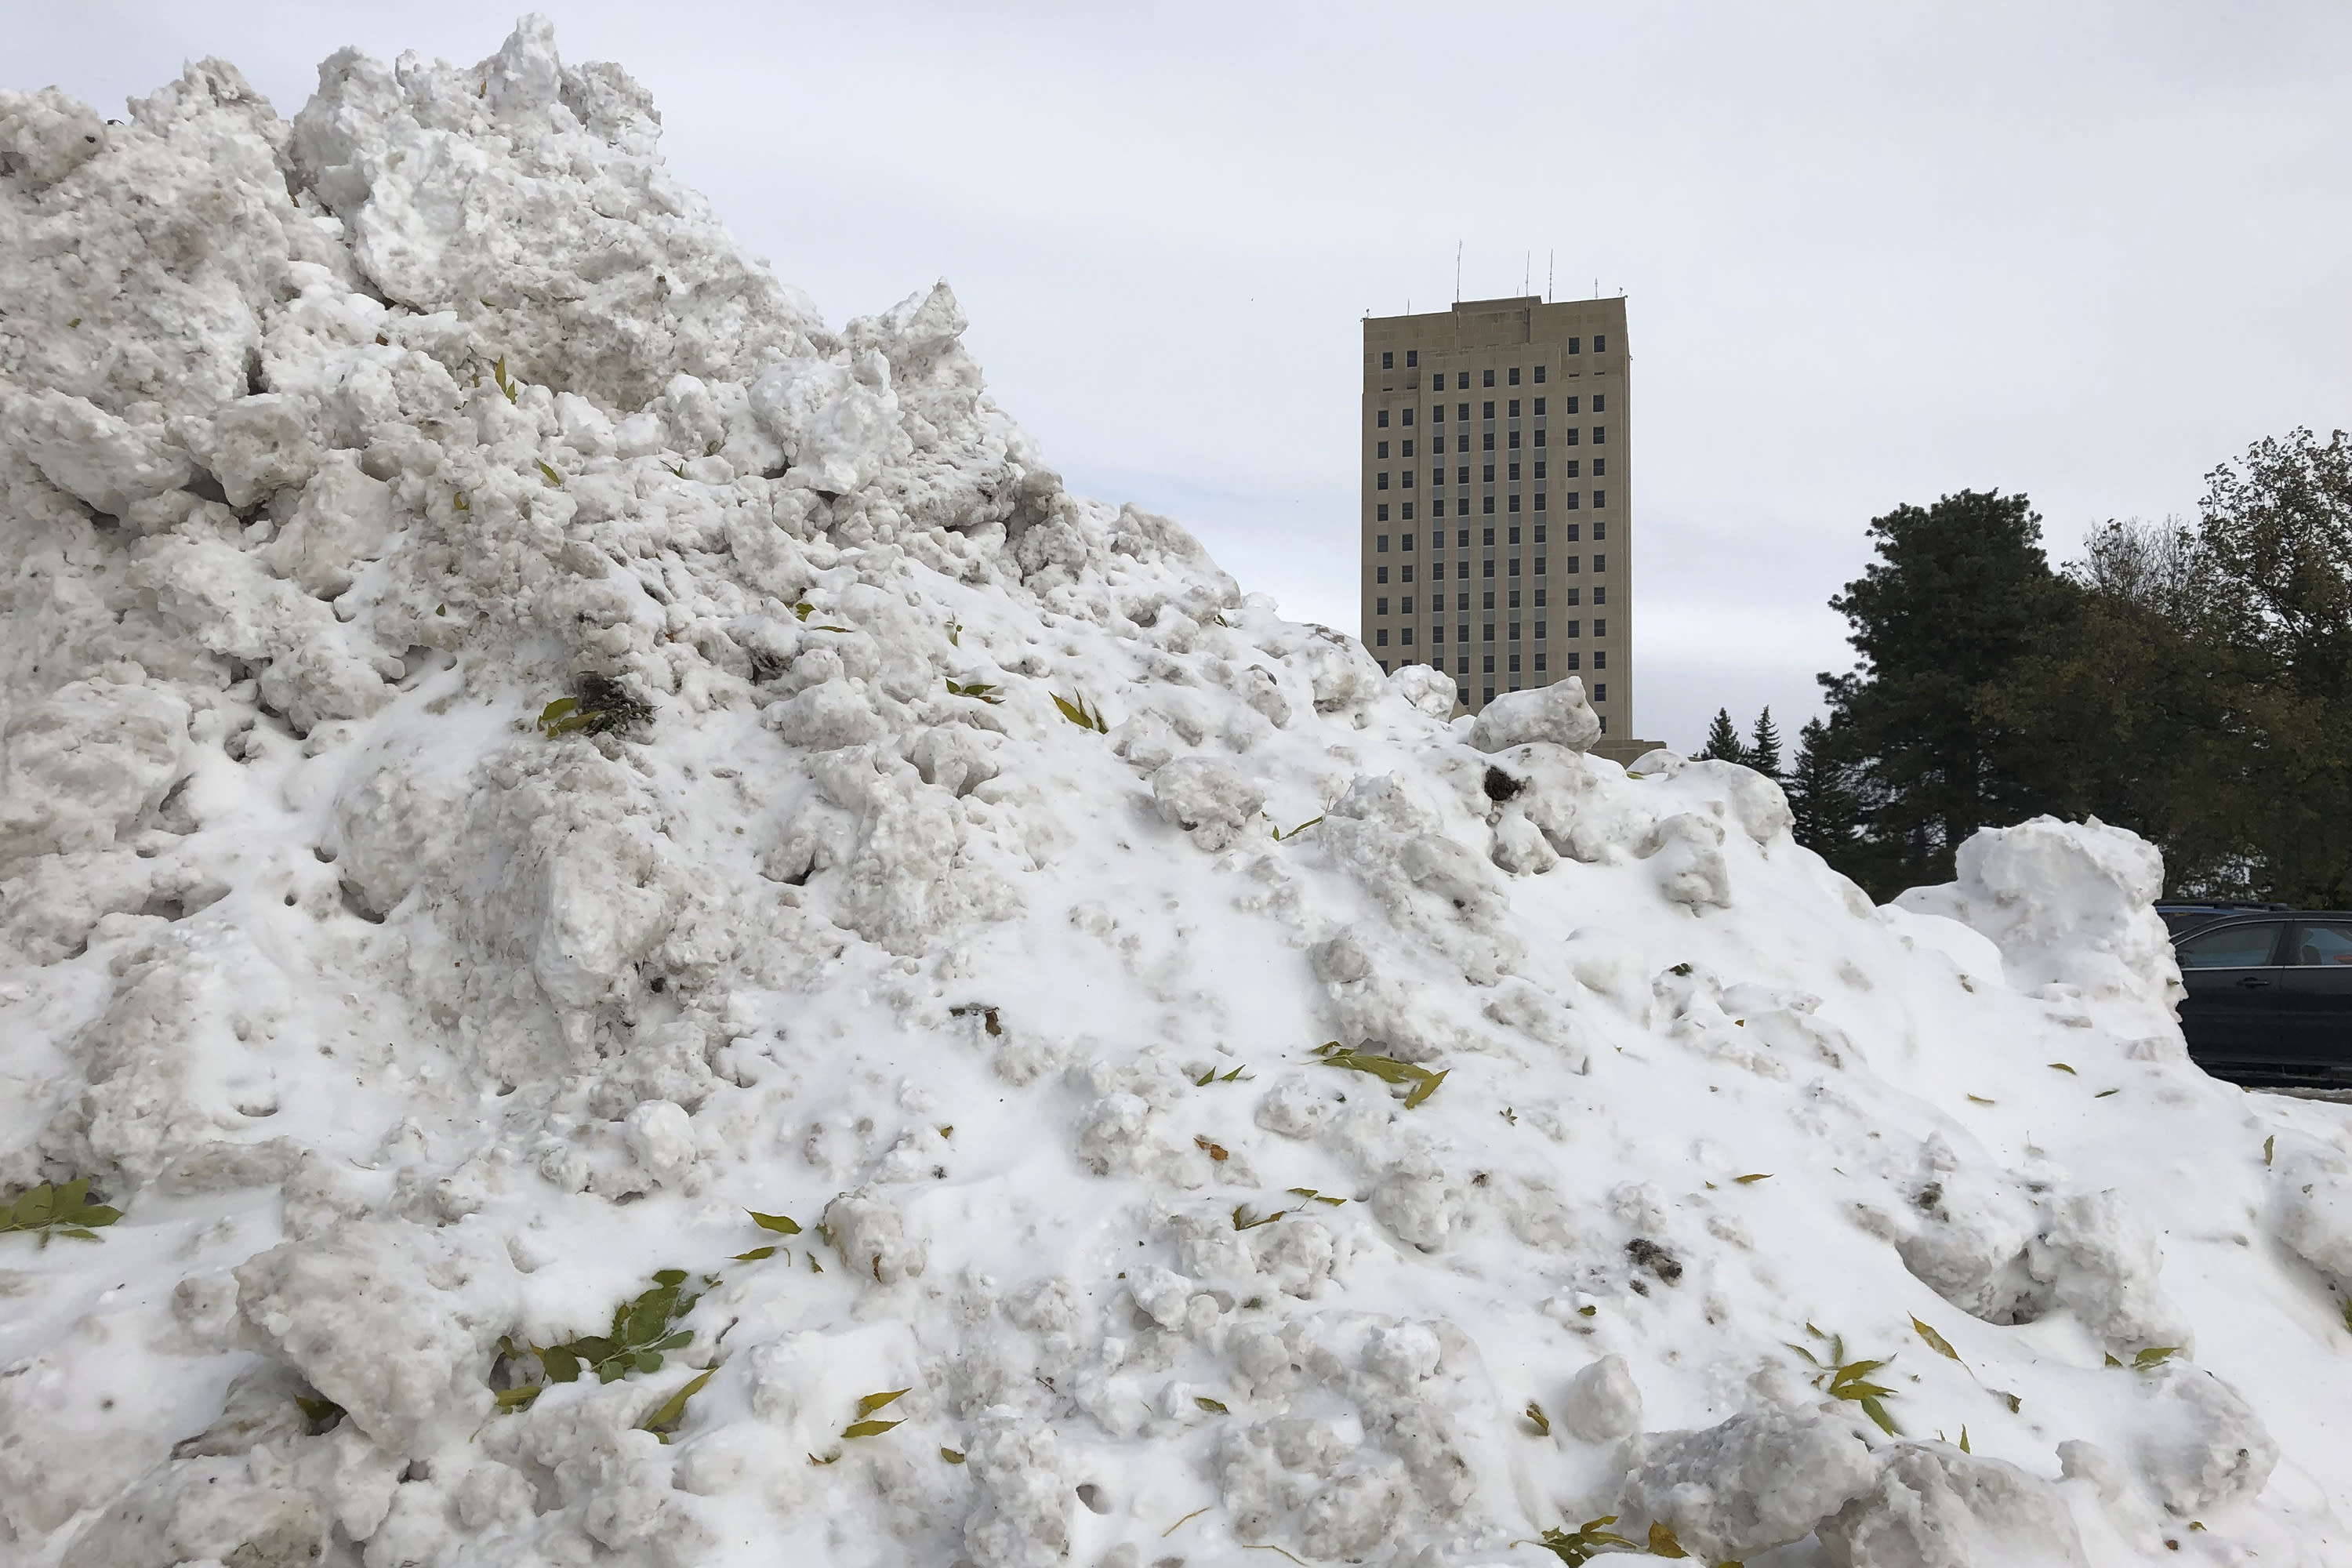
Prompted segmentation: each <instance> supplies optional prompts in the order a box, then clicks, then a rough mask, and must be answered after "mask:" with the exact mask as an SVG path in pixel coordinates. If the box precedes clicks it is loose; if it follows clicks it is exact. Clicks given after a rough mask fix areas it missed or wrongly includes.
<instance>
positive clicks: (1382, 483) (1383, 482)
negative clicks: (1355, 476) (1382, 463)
mask: <svg viewBox="0 0 2352 1568" xmlns="http://www.w3.org/2000/svg"><path fill="white" fill-rule="evenodd" d="M1388 488H1389V476H1388V470H1387V469H1385V468H1383V469H1382V470H1381V472H1380V473H1379V474H1378V475H1376V476H1374V478H1373V479H1372V489H1376V490H1384V489H1388Z"/></svg>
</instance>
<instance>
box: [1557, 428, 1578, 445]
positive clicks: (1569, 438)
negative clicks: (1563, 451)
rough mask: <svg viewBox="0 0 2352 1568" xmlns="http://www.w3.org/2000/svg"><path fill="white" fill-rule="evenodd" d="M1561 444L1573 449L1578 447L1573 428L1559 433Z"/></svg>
mask: <svg viewBox="0 0 2352 1568" xmlns="http://www.w3.org/2000/svg"><path fill="white" fill-rule="evenodd" d="M1559 437H1560V439H1559V444H1560V445H1561V446H1563V447H1573V446H1575V445H1576V432H1575V430H1574V429H1572V428H1571V429H1567V430H1563V431H1561V432H1560V433H1559Z"/></svg>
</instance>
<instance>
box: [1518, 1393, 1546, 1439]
mask: <svg viewBox="0 0 2352 1568" xmlns="http://www.w3.org/2000/svg"><path fill="white" fill-rule="evenodd" d="M1520 1414H1521V1415H1525V1416H1526V1417H1527V1418H1528V1425H1530V1426H1533V1427H1534V1428H1535V1429H1536V1436H1538V1437H1549V1436H1551V1417H1550V1416H1549V1415H1545V1414H1544V1408H1543V1406H1542V1405H1538V1404H1537V1403H1536V1402H1535V1401H1534V1400H1532V1399H1530V1400H1528V1407H1527V1409H1525V1410H1523V1411H1521V1412H1520Z"/></svg>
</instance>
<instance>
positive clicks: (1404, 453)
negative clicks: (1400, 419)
mask: <svg viewBox="0 0 2352 1568" xmlns="http://www.w3.org/2000/svg"><path fill="white" fill-rule="evenodd" d="M1405 412H1406V413H1408V414H1410V413H1411V412H1412V410H1411V409H1407V410H1406V411H1405ZM1407 423H1411V422H1410V421H1407ZM1397 456H1398V457H1400V458H1410V457H1412V442H1410V441H1405V442H1402V443H1400V444H1399V445H1398V447H1397Z"/></svg>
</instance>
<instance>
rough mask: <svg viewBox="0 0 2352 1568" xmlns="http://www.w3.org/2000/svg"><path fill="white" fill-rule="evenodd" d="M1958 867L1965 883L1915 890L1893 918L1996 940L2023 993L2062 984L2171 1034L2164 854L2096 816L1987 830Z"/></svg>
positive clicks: (2173, 975)
mask: <svg viewBox="0 0 2352 1568" xmlns="http://www.w3.org/2000/svg"><path fill="white" fill-rule="evenodd" d="M1954 862H1955V869H1956V870H1957V871H1958V880H1957V881H1953V882H1948V883H1945V884H1944V885H1943V886H1941V887H1936V888H1914V889H1911V890H1910V891H1908V892H1906V893H1905V894H1903V895H1902V896H1901V897H1899V898H1897V899H1896V900H1895V905H1896V907H1897V908H1900V909H1905V910H1911V911H1912V912H1913V913H1915V914H1923V915H1943V916H1946V917H1947V918H1948V919H1951V920H1956V921H1959V922H1960V923H1961V924H1963V925H1966V926H1969V927H1972V928H1974V929H1975V930H1977V931H1981V932H1983V933H1984V934H1985V935H1986V936H1988V937H1990V938H1991V939H1992V940H1993V942H1995V943H1996V944H1998V945H1999V947H2000V952H2001V959H2002V963H2003V966H2004V968H2005V969H2006V970H2007V972H2008V974H2009V978H2010V982H2011V984H2013V985H2015V986H2016V987H2017V988H2018V989H2019V990H2021V991H2037V990H2039V989H2041V988H2042V987H2043V986H2045V985H2052V984H2063V985H2072V986H2074V987H2076V988H2078V989H2079V990H2080V991H2082V992H2083V993H2084V994H2086V995H2089V996H2092V997H2097V998H2136V999H2140V1000H2139V1005H2140V1006H2141V1007H2142V1008H2143V1009H2147V1010H2151V1011H2157V1012H2160V1013H2161V1014H2162V1016H2163V1019H2164V1023H2165V1026H2166V1032H2168V1033H2169V1032H2170V1028H2171V1013H2172V1007H2173V1005H2174V1004H2175V1003H2176V1002H2177V1001H2178V1000H2179V997H2180V996H2181V994H2183V993H2182V990H2181V985H2180V971H2179V965H2178V964H2176V963H2174V962H2173V958H2172V942H2171V938H2170V936H2169V935H2168V933H2167V931H2166V930H2165V925H2164V921H2163V919H2162V918H2161V917H2160V916H2158V914H2157V912H2156V910H2155V908H2154V907H2153V906H2154V904H2155V900H2156V897H2157V895H2158V893H2159V892H2161V891H2162V890H2163V889H2164V859H2163V857H2162V856H2160V855H2158V853H2157V849H2156V846H2154V845H2152V844H2150V843H2148V842H2147V840H2146V839H2144V838H2142V837H2139V836H2138V835H2137V834H2136V833H2130V832H2127V831H2126V830H2125V829H2123V828H2120V827H2109V826H2106V825H2105V823H2103V822H2101V821H2099V820H2098V819H2097V818H2096V817H2093V818H2091V819H2090V820H2088V821H2085V822H2080V823H2074V822H2062V821H2060V820H2059V819H2058V818H2056V817H2054V816H2038V817H2035V818H2034V819H2033V820H2032V821H2031V822H2027V823H2021V824H2020V825H2019V826H2015V827H1987V828H1980V829H1979V830H1978V831H1977V832H1976V833H1975V834H1973V835H1971V836H1970V837H1969V841H1968V842H1967V843H1965V844H1963V845H1961V846H1960V847H1959V851H1958V854H1957V855H1956V856H1955V857H1954Z"/></svg>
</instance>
